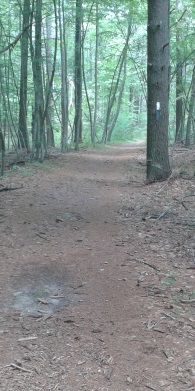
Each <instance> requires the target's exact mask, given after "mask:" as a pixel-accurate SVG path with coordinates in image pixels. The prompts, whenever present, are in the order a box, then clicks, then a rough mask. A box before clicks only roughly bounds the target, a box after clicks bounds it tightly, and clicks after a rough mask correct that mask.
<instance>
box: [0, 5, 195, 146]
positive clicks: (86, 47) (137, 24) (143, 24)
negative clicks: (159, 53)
mask: <svg viewBox="0 0 195 391" xmlns="http://www.w3.org/2000/svg"><path fill="white" fill-rule="evenodd" d="M97 1H98V0H97ZM35 3H36V0H35ZM62 5H63V7H64V11H65V12H64V15H65V26H66V31H65V35H66V37H65V38H66V45H67V66H68V72H67V73H68V78H69V80H74V39H75V3H74V2H73V1H71V0H68V1H66V2H60V7H61V8H60V7H59V8H58V12H61V13H62ZM22 8H23V2H16V1H15V0H10V1H9V2H7V1H5V0H2V1H1V4H0V29H1V30H0V33H1V40H0V50H4V49H5V48H6V47H9V48H8V49H7V50H5V51H4V52H3V53H2V54H1V55H0V125H1V127H2V128H3V130H4V132H5V135H6V145H7V146H9V147H10V148H12V147H14V148H16V147H17V136H18V117H19V103H20V102H19V86H20V59H21V52H20V48H21V42H22V40H23V39H25V38H22V36H21V37H20V38H19V39H18V40H16V38H17V36H18V34H20V32H21V25H22ZM31 10H32V4H31ZM96 11H97V8H96V2H94V3H93V2H91V1H88V0H87V1H85V2H84V3H83V53H84V64H83V66H84V75H85V79H86V88H87V93H88V98H89V103H90V109H91V114H92V118H93V115H94V110H95V108H94V100H95V79H94V74H95V58H96V52H95V50H96V47H95V39H96V31H97V30H96V23H97V20H98V53H97V57H98V58H97V80H98V102H97V123H96V141H100V140H101V137H102V133H103V130H104V126H105V120H106V113H107V108H108V104H109V99H110V97H112V94H113V91H114V87H115V86H116V83H117V77H118V63H119V62H120V56H121V54H122V52H123V48H124V44H125V40H126V35H127V26H128V23H129V20H130V21H131V35H130V40H129V45H128V51H127V60H126V81H125V88H124V92H123V96H122V101H121V106H120V113H119V115H118V118H117V122H116V125H115V127H114V130H113V134H112V141H113V142H118V141H119V140H120V141H126V140H128V141H132V140H145V139H146V72H147V69H146V63H147V49H146V38H147V1H142V2H140V1H137V0H134V1H132V2H129V1H127V0H123V1H119V0H115V1H111V0H106V1H98V15H97V14H96ZM48 16H50V18H51V19H50V20H51V23H52V38H51V39H50V41H49V43H48V44H49V45H50V49H51V53H52V55H54V45H55V42H54V37H55V34H54V20H55V18H54V16H55V15H54V3H53V1H52V0H45V1H44V2H43V19H42V25H43V37H42V58H41V59H40V61H41V65H42V71H43V76H44V85H46V82H47V59H46V51H45V45H46V36H45V29H46V27H45V20H46V17H48ZM194 21H195V8H194V2H193V1H190V0H183V1H182V2H180V4H179V7H178V8H176V7H175V0H173V1H172V2H171V23H170V28H171V45H170V48H171V85H170V141H174V138H175V72H176V64H177V50H179V53H180V59H181V62H182V63H183V65H184V66H185V79H184V81H183V91H184V95H183V99H184V111H185V113H184V114H185V121H186V118H187V114H188V106H189V103H188V102H189V91H190V90H189V89H190V83H191V73H192V67H193V63H194V61H193V58H194V52H193V50H194V27H195V22H194ZM32 23H33V34H32V42H31V45H30V43H29V49H30V48H31V50H32V51H33V48H34V40H35V36H34V17H33V19H32ZM176 30H177V33H178V34H179V36H180V39H179V41H178V40H176ZM58 33H59V26H58ZM12 43H13V45H11V44H12ZM9 45H10V46H9ZM31 46H32V47H31ZM122 76H123V75H121V77H120V80H119V87H120V83H121V80H122ZM68 89H69V98H70V94H71V90H70V85H69V86H68ZM118 96H119V88H118V90H117V94H116V102H114V105H113V112H112V115H111V118H110V121H111V120H112V119H113V117H114V114H115V113H116V110H117V99H118ZM44 100H45V97H44ZM52 102H53V107H54V114H53V117H52V125H53V129H54V132H55V140H56V144H57V146H60V141H61V140H60V137H61V133H60V132H61V129H60V127H61V124H60V121H61V114H62V113H61V59H60V42H59V40H58V52H57V64H56V70H55V77H54V83H53V89H52ZM82 103H83V112H82V119H83V142H84V145H87V144H88V143H90V140H91V129H90V115H89V107H88V102H87V99H86V94H85V90H84V87H83V102H82ZM33 107H34V81H33V73H32V61H31V54H30V51H29V63H28V101H27V125H28V132H29V137H30V141H31V136H32V135H31V128H32V114H33ZM69 121H70V128H69V140H70V139H71V132H72V128H73V126H74V96H73V106H72V107H71V110H70V112H69ZM109 125H110V123H109V124H108V127H109ZM70 145H71V143H70Z"/></svg>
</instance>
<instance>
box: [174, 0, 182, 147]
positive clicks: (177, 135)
mask: <svg viewBox="0 0 195 391" xmlns="http://www.w3.org/2000/svg"><path fill="white" fill-rule="evenodd" d="M180 3H181V0H176V8H177V10H178V8H179V5H180ZM180 40H181V34H180V32H179V22H177V26H176V61H177V63H176V132H175V141H178V142H180V141H182V140H183V121H184V119H183V96H182V95H183V63H182V58H181V49H180V47H179V45H180Z"/></svg>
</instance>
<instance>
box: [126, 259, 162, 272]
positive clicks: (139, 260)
mask: <svg viewBox="0 0 195 391" xmlns="http://www.w3.org/2000/svg"><path fill="white" fill-rule="evenodd" d="M129 261H135V262H139V263H143V264H144V265H147V266H149V267H151V268H152V269H154V270H157V271H158V272H160V269H159V268H158V267H156V266H154V265H151V264H150V263H148V262H146V261H144V260H143V259H135V258H134V259H129Z"/></svg>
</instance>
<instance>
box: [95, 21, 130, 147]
mask: <svg viewBox="0 0 195 391" xmlns="http://www.w3.org/2000/svg"><path fill="white" fill-rule="evenodd" d="M130 34H131V20H130V21H129V24H128V31H127V37H126V42H125V46H124V48H123V51H122V53H121V56H120V58H119V61H118V63H117V66H116V68H115V71H114V75H113V79H112V84H111V88H110V95H109V99H108V107H107V113H106V121H105V125H104V131H103V134H102V139H101V142H102V143H106V142H107V136H108V129H109V121H110V116H111V112H112V109H113V107H114V103H115V100H116V94H117V92H118V87H119V83H120V77H121V73H122V70H123V66H124V62H125V60H126V56H127V50H128V44H129V38H130ZM118 67H119V70H118V75H117V80H116V83H115V85H114V78H115V74H116V72H117V68H118ZM121 98H122V97H121Z"/></svg>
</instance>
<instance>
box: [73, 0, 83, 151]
mask: <svg viewBox="0 0 195 391" xmlns="http://www.w3.org/2000/svg"><path fill="white" fill-rule="evenodd" d="M81 26H82V0H76V23H75V119H74V132H75V139H74V141H75V149H76V150H78V148H79V143H80V142H82V55H81V44H82V42H81V40H82V37H81Z"/></svg>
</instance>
